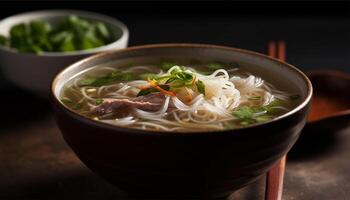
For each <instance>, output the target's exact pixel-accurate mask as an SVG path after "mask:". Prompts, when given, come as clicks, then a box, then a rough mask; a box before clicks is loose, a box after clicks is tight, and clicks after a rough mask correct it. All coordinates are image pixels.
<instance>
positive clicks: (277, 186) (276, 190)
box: [265, 41, 286, 200]
mask: <svg viewBox="0 0 350 200" xmlns="http://www.w3.org/2000/svg"><path fill="white" fill-rule="evenodd" d="M268 55H269V56H271V57H274V58H277V59H280V60H283V61H285V59H286V44H285V42H284V41H278V43H277V45H276V42H275V41H270V42H269V43H268ZM285 167H286V156H283V158H282V159H281V160H279V161H278V162H277V163H276V164H275V165H274V166H273V167H272V168H271V169H270V171H269V172H268V173H267V176H266V189H265V200H281V199H282V193H283V178H284V172H285Z"/></svg>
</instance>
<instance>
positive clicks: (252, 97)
mask: <svg viewBox="0 0 350 200" xmlns="http://www.w3.org/2000/svg"><path fill="white" fill-rule="evenodd" d="M248 99H249V100H260V99H261V97H260V96H251V97H249V98H248Z"/></svg>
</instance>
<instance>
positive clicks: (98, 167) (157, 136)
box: [52, 44, 312, 198]
mask: <svg viewBox="0 0 350 200" xmlns="http://www.w3.org/2000/svg"><path fill="white" fill-rule="evenodd" d="M158 59H173V60H177V61H178V62H194V61H198V60H201V61H208V60H215V61H221V62H225V63H230V64H231V66H239V67H241V68H244V69H246V70H248V71H252V72H254V73H255V74H257V75H260V76H263V77H264V78H265V79H267V80H268V81H269V82H271V83H273V84H278V86H279V87H288V88H289V89H290V90H293V91H295V92H297V93H298V94H300V95H301V100H300V104H299V105H298V106H297V107H296V108H295V109H293V110H291V111H290V112H288V113H286V114H284V115H282V116H280V117H277V118H275V119H273V120H271V121H269V122H267V123H262V124H256V125H253V126H250V127H246V128H239V129H235V130H225V131H216V132H202V133H198V132H197V133H177V132H174V133H168V132H166V133H163V132H152V131H142V130H135V129H128V128H123V127H117V126H112V125H108V124H104V123H100V122H97V121H94V120H90V119H88V118H85V117H83V116H80V115H78V114H76V113H75V112H73V111H72V110H70V109H69V108H67V107H65V106H64V105H63V104H62V102H61V101H60V100H59V98H58V97H59V94H60V92H61V90H62V86H64V84H65V83H66V82H67V81H68V80H70V79H71V78H72V77H74V76H75V75H77V74H78V73H79V72H81V71H83V70H85V69H88V68H91V67H93V66H95V65H98V64H102V63H108V62H116V63H115V64H118V63H123V62H126V63H128V62H129V63H130V62H132V63H133V64H137V63H142V62H145V60H158ZM52 94H53V95H52V100H53V105H54V112H55V117H56V120H57V123H58V125H59V128H60V129H61V131H62V134H63V136H64V138H65V140H66V141H67V143H68V144H69V146H70V147H71V148H72V149H73V150H74V151H75V153H76V154H77V156H78V157H79V158H80V159H81V160H82V161H83V162H84V163H85V164H86V165H87V166H88V167H89V168H90V169H91V170H92V171H94V172H95V173H96V174H98V175H100V176H102V177H103V178H105V179H106V180H108V181H110V182H112V183H114V184H116V185H117V186H118V187H120V188H121V189H122V190H124V191H126V192H128V194H129V195H130V196H138V197H149V198H150V197H167V198H170V197H175V198H180V197H181V198H185V197H187V198H189V197H205V198H218V197H225V196H227V195H229V194H230V193H231V192H232V191H234V190H236V189H239V188H241V187H243V186H245V185H247V184H249V183H251V182H252V181H254V180H256V179H257V178H259V177H260V176H261V175H263V174H265V173H266V172H267V171H268V170H269V168H270V167H271V166H272V165H273V164H274V163H276V162H277V161H278V160H279V159H280V158H281V157H282V156H283V155H285V154H286V153H287V152H288V151H289V149H290V148H291V147H292V145H293V144H294V143H295V141H296V140H297V139H298V136H299V132H300V131H301V129H302V128H303V126H304V125H305V120H306V115H307V112H308V109H309V104H310V99H311V95H312V86H311V83H310V81H309V80H308V78H307V77H306V76H305V75H304V74H303V73H302V72H301V71H300V70H298V69H297V68H295V67H293V66H291V65H289V64H287V63H284V62H282V61H279V60H276V59H273V58H270V57H267V56H265V55H262V54H258V53H254V52H251V51H246V50H241V49H234V48H230V47H223V46H214V45H200V44H161V45H148V46H139V47H132V48H127V49H125V50H119V51H115V52H110V53H103V54H99V55H96V56H92V57H90V58H87V59H85V60H82V61H80V62H77V63H75V64H73V65H71V66H69V67H68V68H66V69H65V70H63V71H62V72H61V73H60V74H58V75H57V77H56V78H55V80H54V81H53V84H52Z"/></svg>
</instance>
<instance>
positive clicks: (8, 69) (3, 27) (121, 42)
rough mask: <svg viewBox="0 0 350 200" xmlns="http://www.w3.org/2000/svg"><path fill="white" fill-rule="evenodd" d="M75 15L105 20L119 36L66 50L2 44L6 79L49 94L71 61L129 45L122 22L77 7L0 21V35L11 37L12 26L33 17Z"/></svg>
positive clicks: (0, 58) (0, 59)
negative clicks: (38, 50)
mask: <svg viewBox="0 0 350 200" xmlns="http://www.w3.org/2000/svg"><path fill="white" fill-rule="evenodd" d="M72 14H73V15H77V16H79V17H82V18H85V19H89V20H93V21H95V20H96V21H101V22H104V23H105V24H106V25H107V26H108V27H109V29H110V30H111V31H112V33H113V34H118V35H120V37H118V38H117V39H116V40H115V41H114V42H112V43H109V44H107V45H105V46H101V47H98V48H94V49H89V50H82V51H72V52H64V53H61V52H46V53H41V54H34V53H21V52H18V51H16V49H10V48H7V47H4V46H1V45H0V67H1V69H2V72H3V74H4V75H5V78H6V79H8V80H9V81H11V82H12V83H14V84H15V85H17V86H19V87H21V88H23V89H26V90H28V91H30V92H32V93H35V94H37V95H40V96H42V97H48V96H49V92H50V84H51V80H52V79H53V77H54V76H55V75H56V74H57V73H58V72H59V71H61V70H62V69H63V68H65V67H66V66H68V65H69V64H72V63H73V62H75V61H77V60H80V59H82V58H85V57H88V56H90V55H93V54H95V53H99V52H104V51H108V50H113V49H123V48H126V47H127V45H128V39H129V30H128V28H127V27H126V26H125V25H124V24H123V23H122V22H120V21H118V20H116V19H114V18H111V17H108V16H105V15H101V14H97V13H92V12H86V11H78V10H43V11H34V12H26V13H21V14H17V15H13V16H10V17H7V18H5V19H3V20H1V21H0V34H2V35H5V36H8V34H9V31H10V29H11V27H12V26H14V25H15V24H18V23H23V22H30V21H32V20H45V21H49V22H55V21H57V20H58V19H61V18H63V17H67V16H68V15H72Z"/></svg>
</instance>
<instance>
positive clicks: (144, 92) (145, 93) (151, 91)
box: [137, 85, 170, 96]
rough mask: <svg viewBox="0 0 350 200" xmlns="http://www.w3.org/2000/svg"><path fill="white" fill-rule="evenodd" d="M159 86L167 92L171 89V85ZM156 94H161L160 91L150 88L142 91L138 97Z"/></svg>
mask: <svg viewBox="0 0 350 200" xmlns="http://www.w3.org/2000/svg"><path fill="white" fill-rule="evenodd" d="M158 86H159V87H160V88H162V89H164V90H166V91H169V89H170V87H169V85H158ZM155 92H159V91H158V90H157V89H155V88H153V87H149V88H146V89H143V90H140V92H139V93H138V94H137V96H144V95H147V94H151V93H155Z"/></svg>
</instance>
